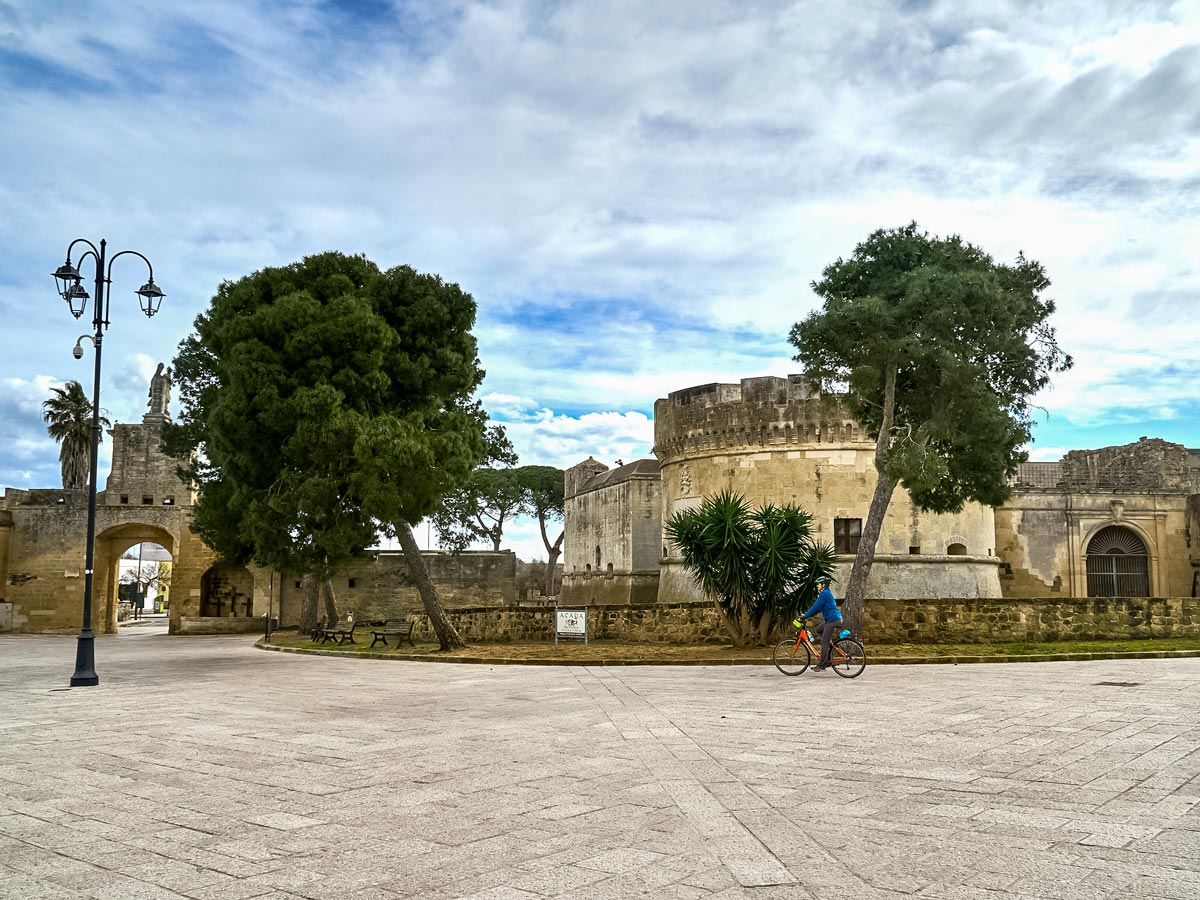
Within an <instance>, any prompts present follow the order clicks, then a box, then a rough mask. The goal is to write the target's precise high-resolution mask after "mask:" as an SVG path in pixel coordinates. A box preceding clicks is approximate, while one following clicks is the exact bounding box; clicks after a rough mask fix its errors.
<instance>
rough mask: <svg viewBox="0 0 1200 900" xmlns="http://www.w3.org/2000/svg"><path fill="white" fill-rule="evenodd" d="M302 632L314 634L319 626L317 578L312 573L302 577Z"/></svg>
mask: <svg viewBox="0 0 1200 900" xmlns="http://www.w3.org/2000/svg"><path fill="white" fill-rule="evenodd" d="M300 596H301V598H302V600H301V603H300V633H301V634H312V633H313V630H314V629H316V627H317V579H316V578H314V577H313V576H312V575H303V576H301V578H300Z"/></svg>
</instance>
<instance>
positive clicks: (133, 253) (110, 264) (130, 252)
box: [107, 250, 154, 284]
mask: <svg viewBox="0 0 1200 900" xmlns="http://www.w3.org/2000/svg"><path fill="white" fill-rule="evenodd" d="M125 255H130V256H138V257H141V260H142V262H144V263H145V264H146V268H147V269H149V270H150V280H151V281H153V280H154V266H152V265H151V264H150V260H148V259H146V257H145V256H143V255H142V254H141V253H138V252H137V251H136V250H122V251H120V252H119V253H114V254H113V255H112V257H111V258H110V259H109V261H108V277H107V281H108V283H109V284H111V283H112V267H113V263H115V262H116V261H117V258H118V257H120V256H125Z"/></svg>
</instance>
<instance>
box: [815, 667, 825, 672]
mask: <svg viewBox="0 0 1200 900" xmlns="http://www.w3.org/2000/svg"><path fill="white" fill-rule="evenodd" d="M812 670H813V671H814V672H824V671H825V667H824V666H813V667H812Z"/></svg>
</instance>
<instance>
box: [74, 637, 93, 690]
mask: <svg viewBox="0 0 1200 900" xmlns="http://www.w3.org/2000/svg"><path fill="white" fill-rule="evenodd" d="M99 683H100V676H99V675H97V674H96V637H95V635H93V634H92V630H91V629H90V628H86V629H84V630H83V631H81V632H79V641H78V643H76V645H75V672H74V674H73V675H71V687H92V686H93V685H97V684H99Z"/></svg>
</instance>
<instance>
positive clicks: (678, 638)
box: [409, 597, 1200, 657]
mask: <svg viewBox="0 0 1200 900" xmlns="http://www.w3.org/2000/svg"><path fill="white" fill-rule="evenodd" d="M587 609H588V634H589V636H590V637H591V638H593V639H596V640H602V639H610V640H621V641H633V642H644V643H655V642H664V643H695V644H715V645H727V644H728V643H729V639H728V637H727V635H726V633H725V631H724V629H723V628H722V627H721V624H720V621H719V618H718V616H717V613H716V610H715V609H714V608H713V606H712V604H711V603H704V602H701V603H673V604H659V603H651V604H635V605H627V606H616V605H610V606H596V607H588V608H587ZM449 616H450V619H451V621H453V622H454V625H455V627H456V628H457V629H458V631H459V634H461V635H462V636H463V638H464V639H465V640H466V641H467V642H468V643H469V642H471V641H477V642H480V643H483V642H488V643H506V642H509V641H543V640H544V641H551V640H553V639H554V631H553V627H554V608H553V607H548V606H514V607H504V608H502V609H497V608H486V609H482V608H474V609H469V608H468V609H458V610H454V611H452V612H450V613H449ZM409 618H410V619H412V620H413V621H415V622H416V623H417V627H416V628H415V629H414V636H415V637H416V639H417V640H423V641H435V640H436V639H437V638H436V636H435V635H434V634H433V631H432V629H431V628H430V627H429V625H428V622H427V621H426V620H425V617H424V616H423V615H412V616H410V617H409ZM785 630H786V631H790V630H791V629H790V628H785ZM863 634H864V641H865V643H866V645H867V654H868V657H869V656H870V654H871V647H872V645H880V644H897V643H912V644H929V643H956V644H976V643H992V642H995V643H1004V642H1007V641H1058V640H1102V639H1111V640H1120V639H1131V638H1156V637H1193V636H1200V599H1197V598H1191V597H1182V598H1151V599H1145V598H1133V599H1127V598H1107V599H1099V598H1091V599H1075V600H1072V599H1066V598H1062V597H1055V598H1049V599H1045V598H1039V599H1029V600H996V599H993V598H966V599H941V600H911V599H908V600H901V599H895V600H868V601H867V602H866V621H865V623H864V627H863Z"/></svg>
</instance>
